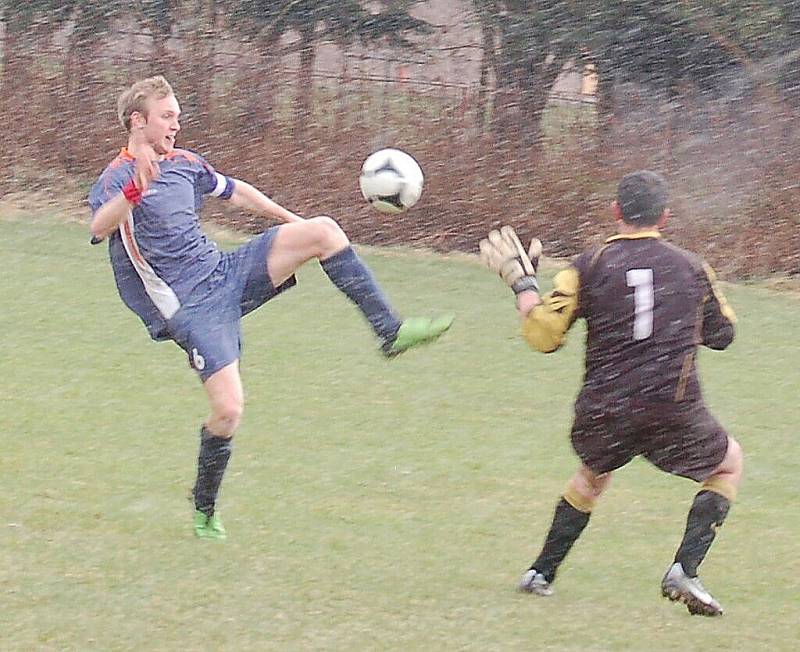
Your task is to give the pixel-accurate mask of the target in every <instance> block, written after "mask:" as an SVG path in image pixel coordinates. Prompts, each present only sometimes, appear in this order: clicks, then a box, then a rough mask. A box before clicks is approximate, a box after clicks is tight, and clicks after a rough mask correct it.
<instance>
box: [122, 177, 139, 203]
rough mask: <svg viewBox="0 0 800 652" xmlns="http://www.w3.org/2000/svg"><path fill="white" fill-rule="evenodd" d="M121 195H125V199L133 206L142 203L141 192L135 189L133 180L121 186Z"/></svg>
mask: <svg viewBox="0 0 800 652" xmlns="http://www.w3.org/2000/svg"><path fill="white" fill-rule="evenodd" d="M122 194H123V195H125V199H127V200H128V201H129V202H130V203H131V204H133V205H134V206H138V205H139V204H140V203H141V201H142V191H141V190H139V189H138V188H137V187H136V184H135V183H134V182H133V179H131V180H130V181H128V183H126V184H125V185H124V186H122Z"/></svg>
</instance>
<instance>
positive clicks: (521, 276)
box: [480, 226, 542, 294]
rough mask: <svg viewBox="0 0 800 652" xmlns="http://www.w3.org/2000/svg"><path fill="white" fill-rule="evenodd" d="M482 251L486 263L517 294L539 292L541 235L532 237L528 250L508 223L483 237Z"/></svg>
mask: <svg viewBox="0 0 800 652" xmlns="http://www.w3.org/2000/svg"><path fill="white" fill-rule="evenodd" d="M480 250H481V260H482V261H483V264H484V265H486V266H487V267H488V268H489V269H491V270H492V271H493V272H496V273H497V274H499V275H500V277H501V278H502V279H503V280H504V281H505V283H506V285H508V286H509V287H510V288H511V289H512V290H513V291H514V294H519V293H520V292H525V291H527V290H533V291H534V292H538V291H539V283H538V281H537V280H536V271H537V268H538V265H539V256H541V255H542V243H541V242H540V241H539V240H538V239H537V238H533V239H532V240H531V244H530V247H529V248H528V251H525V248H524V247H523V246H522V243H521V242H520V241H519V238H518V237H517V234H516V232H515V231H514V229H513V228H511V227H510V226H504V227H502V228H501V229H500V230H499V231H498V230H494V231H490V232H489V235H488V237H486V238H484V239H483V240H481V242H480Z"/></svg>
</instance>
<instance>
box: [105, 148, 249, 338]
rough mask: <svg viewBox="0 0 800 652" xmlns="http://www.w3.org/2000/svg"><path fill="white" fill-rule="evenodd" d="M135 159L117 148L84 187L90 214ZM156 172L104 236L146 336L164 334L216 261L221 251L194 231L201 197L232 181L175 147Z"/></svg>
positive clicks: (224, 193) (127, 176)
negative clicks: (116, 225) (137, 201)
mask: <svg viewBox="0 0 800 652" xmlns="http://www.w3.org/2000/svg"><path fill="white" fill-rule="evenodd" d="M134 161H135V159H134V158H133V157H132V156H131V154H130V153H129V152H128V151H127V150H126V149H123V150H122V151H121V152H120V153H119V155H118V156H117V157H116V158H115V159H114V160H113V161H111V163H109V165H108V167H106V169H105V170H104V171H103V173H102V174H101V175H100V178H99V179H98V180H97V182H96V183H95V184H94V186H93V187H92V189H91V191H90V193H89V205H90V206H91V209H92V212H93V213H94V212H95V211H97V210H98V209H99V208H100V207H101V206H102V205H103V204H105V203H106V202H107V201H109V200H110V199H112V198H114V197H115V196H117V195H118V194H119V193H120V192H121V191H122V187H123V186H124V185H125V184H126V183H128V181H130V180H131V179H132V178H133V172H134ZM159 168H160V174H159V176H158V177H157V178H156V179H154V180H153V182H152V183H151V184H150V187H149V188H148V189H147V190H146V191H145V193H144V195H143V197H142V201H141V203H140V204H139V205H138V206H134V207H132V209H131V211H130V213H129V214H128V217H127V219H126V220H125V221H123V222H122V224H120V227H119V230H118V231H116V232H115V233H114V234H113V235H112V236H111V238H110V239H109V245H108V247H109V254H110V257H111V265H112V267H113V269H114V279H115V280H116V283H117V289H118V290H119V294H120V297H122V300H123V301H124V302H125V305H127V306H128V307H129V308H130V309H131V310H133V311H134V312H135V313H136V314H137V315H139V317H140V318H141V319H142V321H144V323H145V325H146V326H147V330H148V332H149V333H150V336H151V337H153V338H154V339H165V338H167V337H168V335H167V332H166V322H167V320H169V319H170V318H172V316H173V315H174V314H175V313H176V312H177V311H178V310H179V309H180V307H181V305H182V304H183V303H184V302H185V301H186V299H187V298H188V296H189V294H190V293H191V292H192V290H193V289H194V288H195V287H196V286H197V285H198V283H200V282H201V281H203V280H205V279H206V278H208V276H209V275H210V274H211V272H213V271H214V269H215V268H216V267H217V265H218V264H219V262H220V259H221V257H222V253H221V252H220V250H219V249H218V248H217V246H216V244H215V243H214V242H212V241H211V240H209V239H208V238H207V237H206V235H205V234H204V233H203V232H202V231H201V229H200V220H199V217H198V213H199V211H200V207H201V205H202V202H203V196H204V195H207V194H210V195H212V196H215V197H221V198H223V199H228V198H229V197H230V196H231V194H232V193H233V186H234V182H233V180H232V179H230V178H228V177H225V176H223V175H221V174H219V173H218V172H216V171H215V170H214V168H212V167H211V165H209V164H208V163H207V162H206V161H205V160H204V159H203V158H202V157H201V156H199V155H198V154H194V153H192V152H188V151H186V150H181V149H176V150H173V151H172V152H170V153H169V154H168V155H167V156H166V157H165V158H164V159H163V160H161V161H160V162H159Z"/></svg>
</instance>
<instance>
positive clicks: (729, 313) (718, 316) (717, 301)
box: [701, 263, 736, 351]
mask: <svg viewBox="0 0 800 652" xmlns="http://www.w3.org/2000/svg"><path fill="white" fill-rule="evenodd" d="M703 271H704V273H705V277H704V279H703V280H704V283H706V284H707V294H706V297H705V302H704V304H703V328H702V331H701V337H702V338H703V340H702V341H703V344H704V345H705V346H707V347H708V348H710V349H717V350H720V351H721V350H722V349H725V348H727V347H728V345H729V344H730V343H731V342H732V341H733V337H734V334H735V333H734V330H735V329H734V325H735V324H736V314H735V313H734V312H733V308H731V306H730V304H729V303H728V300H727V299H726V298H725V295H724V294H722V290H721V289H720V287H719V283H718V282H717V275H716V274H715V273H714V270H713V269H711V266H710V265H708V264H707V263H703Z"/></svg>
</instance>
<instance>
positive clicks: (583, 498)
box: [517, 464, 611, 596]
mask: <svg viewBox="0 0 800 652" xmlns="http://www.w3.org/2000/svg"><path fill="white" fill-rule="evenodd" d="M609 482H611V474H610V473H604V474H602V475H597V474H595V473H594V472H593V471H592V470H591V469H590V468H589V467H588V466H586V465H585V464H583V465H581V467H580V468H579V469H578V470H577V471H576V472H575V475H573V476H572V478H571V479H570V481H569V483H568V484H567V488H566V489H565V491H564V495H563V496H562V497H561V500H559V501H558V504H557V505H556V509H555V514H554V515H553V522H552V524H551V525H550V531H549V532H548V533H547V538H546V539H545V542H544V546H543V547H542V551H541V552H540V553H539V556H538V557H537V558H536V561H534V562H533V563H532V564H531V567H530V569H529V570H528V571H527V572H526V573H525V574H524V575H523V576H522V579H521V580H520V582H519V585H518V587H517V588H518V589H519V590H520V591H522V592H523V593H534V594H536V595H545V596H546V595H551V594H552V592H553V589H552V587H551V584H552V582H553V580H555V577H556V572H557V571H558V568H559V566H560V565H561V562H563V561H564V559H565V558H566V556H567V554H568V553H569V551H570V550H571V549H572V546H573V545H574V543H575V542H576V541H577V540H578V537H579V536H580V535H581V532H583V529H584V528H585V527H586V525H587V524H588V523H589V517H590V516H591V513H592V509H593V508H594V505H595V503H596V502H597V499H598V498H599V497H600V495H601V494H602V493H603V491H605V489H606V487H608V484H609Z"/></svg>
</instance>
